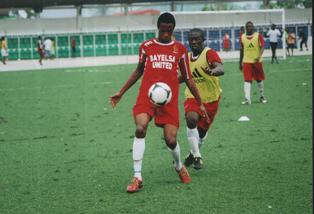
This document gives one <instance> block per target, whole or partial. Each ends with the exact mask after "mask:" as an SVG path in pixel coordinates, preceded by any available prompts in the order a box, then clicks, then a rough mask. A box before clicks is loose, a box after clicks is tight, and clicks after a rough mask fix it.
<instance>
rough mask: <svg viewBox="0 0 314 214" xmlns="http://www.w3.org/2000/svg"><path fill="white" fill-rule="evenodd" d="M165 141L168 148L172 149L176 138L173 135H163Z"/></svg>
mask: <svg viewBox="0 0 314 214" xmlns="http://www.w3.org/2000/svg"><path fill="white" fill-rule="evenodd" d="M165 141H166V144H167V146H168V147H169V148H170V149H174V148H176V146H177V138H176V137H175V136H165Z"/></svg>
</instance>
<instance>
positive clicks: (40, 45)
mask: <svg viewBox="0 0 314 214" xmlns="http://www.w3.org/2000/svg"><path fill="white" fill-rule="evenodd" d="M44 51H45V50H44V42H43V40H42V38H41V36H39V37H38V40H37V53H38V55H39V64H40V65H43V63H42V61H43V59H44V58H45V53H44Z"/></svg>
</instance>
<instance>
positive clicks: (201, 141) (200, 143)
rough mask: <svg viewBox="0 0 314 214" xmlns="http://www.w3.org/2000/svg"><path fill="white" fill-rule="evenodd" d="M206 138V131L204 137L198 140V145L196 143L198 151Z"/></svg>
mask: <svg viewBox="0 0 314 214" xmlns="http://www.w3.org/2000/svg"><path fill="white" fill-rule="evenodd" d="M207 136H208V131H207V132H206V134H205V136H204V137H203V138H200V141H199V143H198V148H199V149H200V148H201V146H202V145H203V144H204V142H205V140H206V138H207Z"/></svg>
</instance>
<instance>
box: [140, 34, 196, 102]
mask: <svg viewBox="0 0 314 214" xmlns="http://www.w3.org/2000/svg"><path fill="white" fill-rule="evenodd" d="M139 62H141V63H145V68H144V75H143V79H142V84H141V87H140V93H139V97H142V96H148V89H149V87H150V86H151V85H152V84H154V83H155V82H164V83H166V84H168V85H169V87H170V88H171V90H172V99H173V100H174V101H175V102H176V101H177V99H178V90H179V80H178V69H179V70H180V72H181V75H182V76H183V78H186V79H191V78H192V77H191V71H190V66H189V60H188V52H187V49H186V47H185V46H184V45H183V44H181V43H179V42H177V41H171V42H170V43H167V44H164V43H160V42H158V41H157V40H156V39H150V40H147V41H145V42H143V43H142V44H141V46H140V49H139Z"/></svg>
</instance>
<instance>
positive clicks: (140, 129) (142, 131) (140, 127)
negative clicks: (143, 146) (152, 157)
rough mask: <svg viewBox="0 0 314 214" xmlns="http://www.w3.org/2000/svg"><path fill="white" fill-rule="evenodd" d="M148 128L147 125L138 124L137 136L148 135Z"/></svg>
mask: <svg viewBox="0 0 314 214" xmlns="http://www.w3.org/2000/svg"><path fill="white" fill-rule="evenodd" d="M146 130H147V126H144V125H137V126H136V131H135V136H136V137H137V138H144V137H145V136H146Z"/></svg>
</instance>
